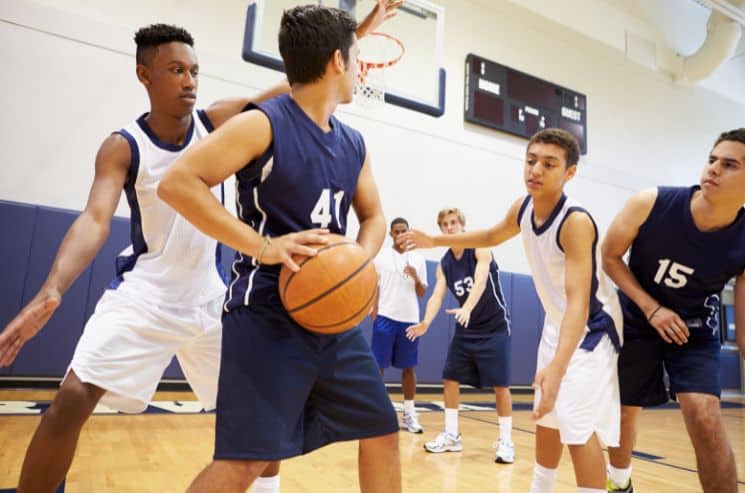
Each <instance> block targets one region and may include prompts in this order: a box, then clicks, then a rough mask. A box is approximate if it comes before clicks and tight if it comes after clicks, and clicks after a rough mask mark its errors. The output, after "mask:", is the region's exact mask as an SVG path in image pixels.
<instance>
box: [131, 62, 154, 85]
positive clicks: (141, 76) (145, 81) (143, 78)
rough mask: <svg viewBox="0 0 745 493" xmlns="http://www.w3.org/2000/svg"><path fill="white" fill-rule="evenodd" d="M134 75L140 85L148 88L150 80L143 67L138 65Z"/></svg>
mask: <svg viewBox="0 0 745 493" xmlns="http://www.w3.org/2000/svg"><path fill="white" fill-rule="evenodd" d="M135 73H136V74H137V79H138V80H139V81H140V82H142V85H144V86H145V87H150V85H151V84H152V81H151V80H150V73H149V71H148V69H147V67H146V66H145V65H143V64H141V63H138V64H137V68H136V69H135Z"/></svg>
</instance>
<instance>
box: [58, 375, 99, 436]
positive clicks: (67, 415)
mask: <svg viewBox="0 0 745 493" xmlns="http://www.w3.org/2000/svg"><path fill="white" fill-rule="evenodd" d="M97 401H98V396H96V395H95V394H93V393H91V392H90V391H89V389H87V388H86V387H85V385H84V384H82V383H80V382H76V383H67V382H66V383H65V384H64V385H62V387H60V390H59V391H58V392H57V395H56V397H55V398H54V401H53V402H52V405H51V406H50V407H49V409H48V410H47V412H46V413H45V419H46V420H47V421H48V422H49V424H51V425H53V426H54V425H59V426H64V427H71V426H82V425H83V424H84V423H85V421H86V420H87V419H88V417H89V416H90V414H91V412H92V411H93V409H94V408H95V407H96V402H97Z"/></svg>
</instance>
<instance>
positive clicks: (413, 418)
mask: <svg viewBox="0 0 745 493" xmlns="http://www.w3.org/2000/svg"><path fill="white" fill-rule="evenodd" d="M404 428H405V429H406V431H408V432H409V433H422V432H423V431H424V428H422V425H420V424H419V418H417V415H416V414H413V413H412V414H409V413H404Z"/></svg>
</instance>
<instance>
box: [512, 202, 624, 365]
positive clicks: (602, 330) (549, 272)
mask: <svg viewBox="0 0 745 493" xmlns="http://www.w3.org/2000/svg"><path fill="white" fill-rule="evenodd" d="M574 211H583V212H585V213H587V214H588V216H589V213H588V212H587V211H586V210H585V209H584V208H582V207H581V206H579V205H578V204H576V203H575V202H574V201H572V200H571V199H568V198H567V196H566V195H563V196H562V198H561V200H560V201H559V203H558V204H557V205H556V207H555V209H554V210H553V211H552V212H551V215H550V216H549V217H548V219H546V222H545V223H544V224H543V225H541V226H540V227H535V226H534V224H533V201H532V199H531V198H530V196H527V197H526V198H525V201H524V202H523V204H522V206H521V207H520V212H519V214H518V224H519V226H520V231H521V236H522V239H523V245H524V247H525V254H526V255H527V257H528V263H529V264H530V268H531V271H532V274H533V281H534V282H535V287H536V291H537V292H538V297H539V298H540V300H541V304H542V305H543V308H544V310H545V311H546V321H545V324H544V327H543V334H542V336H541V341H542V342H541V343H542V344H544V343H545V344H546V345H547V346H548V347H549V348H551V349H553V350H554V351H555V349H556V347H557V346H558V343H559V328H560V327H561V322H562V320H563V318H564V312H565V310H566V305H567V300H566V287H565V282H564V275H565V270H566V256H565V254H564V250H563V249H562V248H561V246H560V244H559V234H560V232H561V227H562V225H563V224H564V220H565V219H566V218H567V216H568V215H569V214H571V213H572V212H574ZM590 219H591V220H592V216H590ZM593 225H595V222H594V220H593ZM598 242H599V235H598V230H597V226H595V242H594V244H593V251H594V255H595V257H594V258H593V264H592V268H593V273H592V286H591V290H590V314H589V317H588V321H587V325H586V326H585V336H584V338H583V340H582V341H581V342H580V345H579V347H581V348H583V349H587V350H590V351H592V350H593V349H594V348H595V346H596V345H597V344H598V343H599V342H600V340H601V339H602V337H603V335H604V334H608V336H609V337H610V340H611V342H612V343H613V346H614V347H615V349H616V351H618V350H619V349H620V345H621V337H622V335H621V334H622V331H621V329H622V327H623V325H622V323H623V316H622V314H621V307H620V305H619V302H618V295H617V294H616V291H615V289H614V288H613V286H612V285H611V283H610V282H609V280H608V279H607V277H606V276H605V274H604V272H603V271H602V269H601V267H600V256H599V254H598Z"/></svg>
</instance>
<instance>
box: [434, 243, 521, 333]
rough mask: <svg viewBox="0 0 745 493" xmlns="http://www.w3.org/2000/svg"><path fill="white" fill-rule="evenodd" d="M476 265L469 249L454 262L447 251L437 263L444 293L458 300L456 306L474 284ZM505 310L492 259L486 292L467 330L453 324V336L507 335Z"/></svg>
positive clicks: (473, 312)
mask: <svg viewBox="0 0 745 493" xmlns="http://www.w3.org/2000/svg"><path fill="white" fill-rule="evenodd" d="M476 262H477V261H476V250H474V249H473V248H466V249H465V250H463V255H461V257H460V258H459V259H456V258H455V255H453V251H452V250H448V251H447V253H446V254H445V255H444V256H443V257H442V260H440V266H441V267H442V272H443V274H445V281H446V282H447V285H448V289H449V290H450V292H451V293H453V296H455V298H456V299H457V300H458V304H459V305H460V306H463V303H465V302H466V299H467V298H468V295H469V294H470V293H471V289H472V288H473V284H474V282H475V280H476ZM506 306H507V305H506V303H505V302H504V296H503V295H502V286H501V284H500V282H499V269H498V268H497V263H496V262H495V261H494V258H492V259H491V261H490V262H489V274H488V277H487V279H486V289H484V292H483V294H482V295H481V298H480V299H479V301H478V302H477V303H476V306H475V307H474V309H473V311H472V312H471V319H470V320H469V322H468V327H463V326H462V325H461V324H459V323H457V322H456V326H455V329H456V331H457V332H456V333H457V334H460V335H463V336H470V337H484V336H485V335H488V334H491V333H493V332H497V331H509V322H508V316H507V309H506V308H505V307H506Z"/></svg>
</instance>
